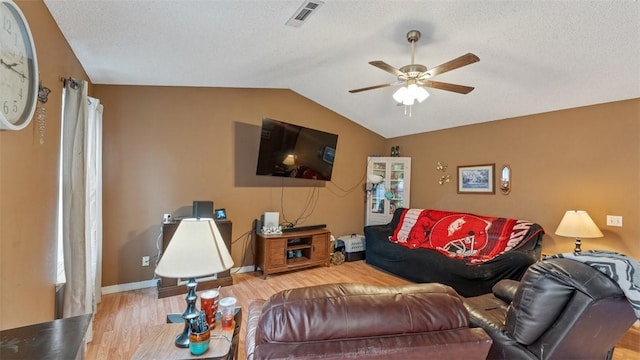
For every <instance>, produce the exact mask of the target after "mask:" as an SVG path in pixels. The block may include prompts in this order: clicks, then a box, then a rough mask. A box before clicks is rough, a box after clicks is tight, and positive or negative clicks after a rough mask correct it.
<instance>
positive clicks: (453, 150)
mask: <svg viewBox="0 0 640 360" xmlns="http://www.w3.org/2000/svg"><path fill="white" fill-rule="evenodd" d="M420 106H424V105H420ZM391 145H400V150H401V154H402V155H403V156H411V157H412V175H411V185H412V186H411V205H412V207H416V208H436V209H445V210H457V211H469V212H476V213H479V214H483V215H495V216H504V217H515V218H523V219H529V220H533V221H535V222H538V223H540V224H541V225H542V226H543V227H544V229H545V231H546V233H547V236H546V237H545V242H544V246H543V252H545V253H548V254H551V253H556V252H566V251H570V250H573V244H574V239H570V238H564V237H560V236H556V235H555V234H554V232H555V230H556V227H557V226H558V223H559V222H560V219H561V218H562V216H563V215H564V213H565V211H566V210H570V209H582V210H586V211H587V212H588V213H589V214H590V215H591V217H592V218H593V220H594V221H595V223H596V224H597V225H598V227H599V228H600V229H601V230H602V232H603V234H604V237H603V238H600V239H585V240H583V241H582V248H583V249H584V250H590V249H608V250H613V251H619V252H622V253H625V254H628V255H631V256H633V257H635V258H636V259H638V258H640V230H639V228H638V224H639V223H640V194H639V193H640V192H639V189H640V100H639V99H635V100H628V101H621V102H614V103H609V104H603V105H595V106H588V107H581V108H577V109H570V110H563V111H555V112H550V113H545V114H538V115H532V116H524V117H518V118H513V119H508V120H501V121H493V122H488V123H483V124H477V125H472V126H464V127H459V128H454V129H448V130H442V131H435V132H429V133H424V134H417V135H412V136H405V137H400V138H395V139H390V140H388V141H387V147H389V146H391ZM438 161H442V162H445V163H447V164H448V165H449V167H448V169H447V171H446V172H445V173H442V172H438V171H436V163H437V162H438ZM486 163H495V164H496V171H498V169H499V168H500V167H501V166H502V165H503V164H509V165H510V166H511V169H512V178H513V190H512V192H511V194H509V195H507V196H505V195H502V194H499V193H497V194H496V195H461V194H457V193H456V179H457V177H456V176H457V169H456V167H457V166H460V165H473V164H486ZM443 174H445V175H446V174H448V175H450V176H451V183H448V184H445V185H442V186H441V185H438V180H439V179H440V177H441V176H442V175H443ZM606 215H622V216H623V219H624V220H623V225H624V226H623V227H622V228H619V227H610V226H606Z"/></svg>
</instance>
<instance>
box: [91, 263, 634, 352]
mask: <svg viewBox="0 0 640 360" xmlns="http://www.w3.org/2000/svg"><path fill="white" fill-rule="evenodd" d="M261 275H262V273H260V272H257V273H243V274H233V275H232V276H233V283H234V285H232V286H227V287H224V288H222V289H221V293H222V296H233V297H236V298H237V299H238V303H239V305H240V306H241V307H242V308H244V309H246V308H248V306H249V303H250V302H251V300H253V299H266V298H268V297H269V296H271V295H272V294H274V293H276V292H278V291H280V290H284V289H290V288H297V287H303V286H311V285H319V284H329V283H339V282H356V283H363V284H372V285H403V284H409V283H410V282H409V281H406V280H403V279H400V278H397V277H395V276H392V275H389V274H386V273H383V272H381V271H378V270H376V269H374V268H372V267H370V266H368V265H366V264H365V263H364V261H355V262H346V263H344V264H342V265H338V266H333V265H332V266H331V267H317V268H312V269H307V270H301V271H294V272H289V273H284V274H278V275H273V276H270V277H269V278H267V280H263V279H262V276H261ZM198 305H199V304H198ZM184 309H185V300H184V295H176V296H172V297H166V298H162V299H158V298H157V289H155V288H148V289H142V290H134V291H128V292H122V293H116V294H108V295H105V296H103V297H102V302H101V303H100V304H99V305H98V311H97V314H96V316H95V320H94V334H93V341H92V342H91V343H90V344H89V345H88V347H87V352H86V354H85V358H86V359H88V360H107V359H109V360H113V359H130V358H131V357H132V356H133V354H134V353H135V352H136V349H137V348H138V346H139V345H140V344H141V343H142V342H143V341H144V339H145V337H146V336H147V334H148V333H149V329H150V328H151V327H152V326H154V325H158V324H163V323H164V322H165V320H166V314H167V313H176V312H182V311H184ZM246 318H247V317H246V316H243V319H242V322H243V323H242V327H241V332H240V343H239V350H238V359H244V358H245V352H244V339H245V334H244V332H245V329H246ZM639 339H640V333H639V332H638V330H633V331H630V332H629V333H628V334H627V336H625V337H624V338H623V339H622V340H621V341H620V343H619V344H618V347H617V348H616V351H615V353H614V359H615V360H638V359H639V358H640V341H639ZM167 346H173V344H167ZM185 351H187V350H185Z"/></svg>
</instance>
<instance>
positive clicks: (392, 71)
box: [369, 60, 404, 76]
mask: <svg viewBox="0 0 640 360" xmlns="http://www.w3.org/2000/svg"><path fill="white" fill-rule="evenodd" d="M369 64H371V65H373V66H375V67H377V68H378V69H381V70H384V71H386V72H388V73H390V74H393V75H395V76H400V75H404V73H403V72H402V71H400V70H399V69H396V68H394V67H393V66H391V65H389V64H387V63H386V62H384V61H382V60H375V61H369Z"/></svg>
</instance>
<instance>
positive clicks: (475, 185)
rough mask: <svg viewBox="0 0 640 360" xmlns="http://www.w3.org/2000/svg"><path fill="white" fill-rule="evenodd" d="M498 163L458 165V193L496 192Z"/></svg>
mask: <svg viewBox="0 0 640 360" xmlns="http://www.w3.org/2000/svg"><path fill="white" fill-rule="evenodd" d="M495 167H496V164H482V165H464V166H458V194H495V193H496V189H495V185H494V184H495V181H494V173H495Z"/></svg>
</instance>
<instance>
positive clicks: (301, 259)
mask: <svg viewBox="0 0 640 360" xmlns="http://www.w3.org/2000/svg"><path fill="white" fill-rule="evenodd" d="M309 260H311V259H309V258H308V257H306V256H303V257H299V258H291V259H287V264H289V265H296V264H306V263H308V262H309Z"/></svg>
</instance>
